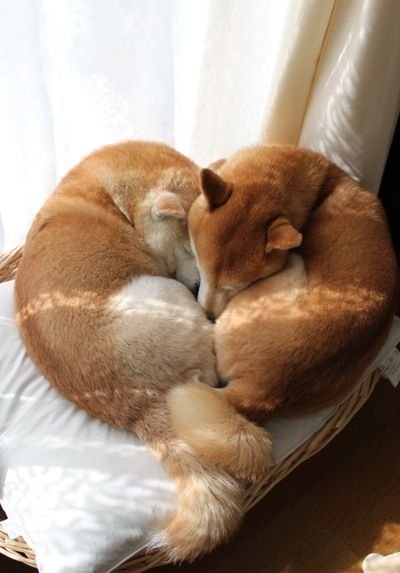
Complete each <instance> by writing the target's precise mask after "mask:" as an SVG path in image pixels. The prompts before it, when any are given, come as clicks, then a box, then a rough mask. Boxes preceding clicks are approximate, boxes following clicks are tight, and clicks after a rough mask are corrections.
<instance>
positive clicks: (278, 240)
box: [265, 217, 303, 253]
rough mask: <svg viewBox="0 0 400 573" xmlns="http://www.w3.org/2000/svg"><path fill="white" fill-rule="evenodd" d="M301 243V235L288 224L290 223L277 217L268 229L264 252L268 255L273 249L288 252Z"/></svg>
mask: <svg viewBox="0 0 400 573" xmlns="http://www.w3.org/2000/svg"><path fill="white" fill-rule="evenodd" d="M302 241H303V235H302V234H301V233H299V232H298V231H297V230H296V229H295V228H294V227H293V226H292V225H291V224H290V221H289V220H288V219H286V217H278V218H277V219H275V221H273V222H272V223H271V225H270V226H269V227H268V231H267V244H266V245H265V252H266V253H270V252H271V251H272V250H273V249H279V250H281V251H288V250H289V249H294V248H295V247H299V246H300V245H301V243H302Z"/></svg>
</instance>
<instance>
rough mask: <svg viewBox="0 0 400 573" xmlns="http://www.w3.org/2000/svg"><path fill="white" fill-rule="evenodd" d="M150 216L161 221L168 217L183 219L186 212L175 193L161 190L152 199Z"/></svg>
mask: <svg viewBox="0 0 400 573" xmlns="http://www.w3.org/2000/svg"><path fill="white" fill-rule="evenodd" d="M151 217H152V218H153V219H154V220H155V221H161V220H162V219H167V218H169V217H171V218H172V219H180V220H183V219H186V212H185V209H184V208H183V206H182V203H181V202H180V199H179V197H177V196H176V195H175V193H171V192H170V191H161V193H159V194H158V195H157V197H156V198H155V200H154V204H153V206H152V208H151Z"/></svg>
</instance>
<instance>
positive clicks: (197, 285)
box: [191, 281, 200, 298]
mask: <svg viewBox="0 0 400 573" xmlns="http://www.w3.org/2000/svg"><path fill="white" fill-rule="evenodd" d="M199 288H200V281H197V282H196V283H194V285H193V286H192V288H191V291H192V293H193V294H194V296H195V297H196V298H197V295H198V294H199Z"/></svg>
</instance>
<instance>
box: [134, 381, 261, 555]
mask: <svg viewBox="0 0 400 573" xmlns="http://www.w3.org/2000/svg"><path fill="white" fill-rule="evenodd" d="M144 421H145V422H146V424H144ZM137 431H138V434H139V436H140V437H141V438H142V439H143V440H144V441H145V442H146V443H147V444H148V445H149V447H150V448H151V449H152V451H153V452H154V453H155V454H156V455H157V457H159V459H160V461H161V462H162V463H163V466H164V468H165V470H166V471H167V473H168V474H169V475H170V477H171V478H172V479H173V480H174V481H175V484H176V487H177V493H178V508H177V512H176V514H175V516H174V517H173V518H172V520H171V521H170V522H169V523H168V524H167V525H166V527H165V529H164V530H163V531H162V532H161V533H159V534H157V535H156V536H155V537H154V539H153V542H152V543H151V547H152V548H163V549H165V550H166V552H167V554H168V556H169V557H170V559H171V560H173V561H182V560H192V559H194V558H195V557H197V556H198V555H200V554H202V553H207V552H209V551H211V550H212V549H214V548H215V547H216V546H217V545H219V544H220V543H222V542H223V541H226V540H228V539H229V538H230V537H231V536H232V535H233V533H234V532H235V531H236V529H237V528H238V526H239V524H240V522H241V519H242V517H243V500H244V493H245V489H244V485H243V483H242V482H241V481H239V479H238V478H240V480H243V479H244V480H250V479H255V478H256V477H257V476H258V475H260V474H261V473H262V472H263V471H264V470H265V469H266V467H267V466H268V465H269V463H270V460H271V457H270V454H271V444H270V441H269V439H268V436H267V434H266V433H265V432H264V430H262V429H261V428H259V427H257V426H255V425H254V424H252V423H251V422H248V421H247V420H246V419H245V418H243V417H242V416H240V415H239V414H237V413H236V412H235V411H234V410H233V408H232V407H231V406H230V405H229V404H228V403H227V402H226V401H225V399H224V397H223V396H222V395H221V394H220V393H219V392H218V391H217V390H213V389H212V388H210V387H208V386H206V385H204V384H201V383H199V382H189V383H187V384H184V385H180V386H177V387H175V388H173V389H172V390H171V391H170V392H169V394H168V396H167V399H166V403H164V404H163V408H162V410H161V408H160V407H158V408H157V409H154V410H153V411H152V412H148V413H147V415H146V416H145V420H143V422H142V423H140V424H139V427H138V428H137Z"/></svg>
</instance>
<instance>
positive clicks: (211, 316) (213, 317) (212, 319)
mask: <svg viewBox="0 0 400 573" xmlns="http://www.w3.org/2000/svg"><path fill="white" fill-rule="evenodd" d="M206 317H207V318H208V320H209V321H210V322H215V316H214V314H213V313H212V312H206Z"/></svg>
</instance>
